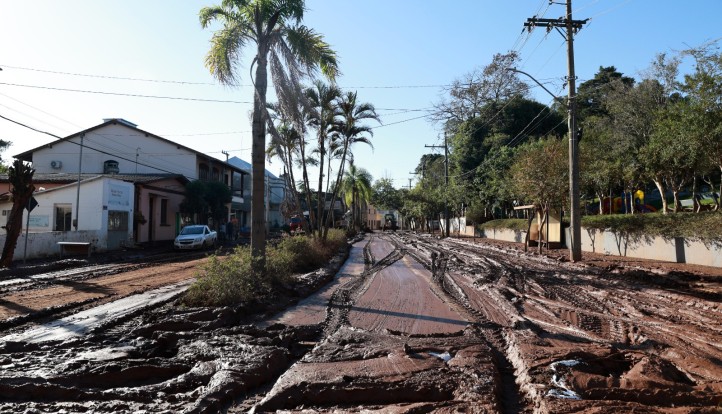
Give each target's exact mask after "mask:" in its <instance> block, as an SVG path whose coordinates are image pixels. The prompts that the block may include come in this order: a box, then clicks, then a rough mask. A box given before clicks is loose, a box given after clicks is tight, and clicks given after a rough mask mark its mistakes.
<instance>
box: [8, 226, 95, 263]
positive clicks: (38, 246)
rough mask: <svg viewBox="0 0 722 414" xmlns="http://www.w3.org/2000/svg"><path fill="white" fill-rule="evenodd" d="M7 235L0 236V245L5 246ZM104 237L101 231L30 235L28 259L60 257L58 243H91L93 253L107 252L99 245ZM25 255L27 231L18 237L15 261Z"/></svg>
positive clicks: (55, 232) (54, 232)
mask: <svg viewBox="0 0 722 414" xmlns="http://www.w3.org/2000/svg"><path fill="white" fill-rule="evenodd" d="M6 237H7V235H6V234H5V232H3V233H2V234H0V245H2V246H4V245H5V238H6ZM102 238H103V236H102V234H101V233H100V231H97V230H96V231H93V230H86V231H53V232H49V233H29V234H28V243H27V245H28V253H27V256H26V258H27V259H36V258H45V257H58V256H59V255H60V246H58V242H61V241H69V242H88V241H89V242H91V244H92V251H93V252H103V251H105V250H106V249H105V246H103V245H101V244H100V243H99V241H100V240H102ZM24 253H25V231H24V230H23V232H22V234H21V235H20V237H18V244H17V245H16V247H15V253H14V255H13V260H14V261H18V260H22V259H23V254H24Z"/></svg>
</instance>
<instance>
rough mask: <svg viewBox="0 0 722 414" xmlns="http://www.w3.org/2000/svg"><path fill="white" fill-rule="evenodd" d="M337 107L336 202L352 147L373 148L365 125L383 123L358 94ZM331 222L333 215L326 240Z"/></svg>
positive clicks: (370, 131) (343, 98) (348, 94)
mask: <svg viewBox="0 0 722 414" xmlns="http://www.w3.org/2000/svg"><path fill="white" fill-rule="evenodd" d="M336 105H337V107H338V109H339V115H340V116H339V120H338V123H337V124H336V125H335V126H334V128H333V131H334V136H335V139H336V140H337V141H338V142H339V148H338V149H337V150H336V151H337V152H338V154H339V165H338V167H337V168H338V170H337V176H336V183H337V184H339V185H336V186H334V190H333V196H332V197H331V200H336V199H337V198H338V194H339V191H340V190H341V189H340V185H341V183H342V181H343V177H344V173H345V167H346V161H348V160H349V159H353V158H352V157H350V156H352V154H353V153H352V151H351V147H352V146H353V145H354V144H357V143H363V144H366V145H369V146H370V147H371V148H373V144H371V139H370V137H371V136H373V129H372V128H371V127H370V126H368V125H366V124H364V122H367V121H372V120H373V121H377V122H379V123H380V122H381V120H380V119H379V116H378V115H377V114H376V108H374V106H373V105H371V104H369V103H359V102H358V95H357V93H356V92H346V93H345V94H343V95H341V97H340V98H339V99H337V101H336ZM330 220H331V214H329V215H328V216H327V221H326V223H327V226H326V227H325V230H324V236H323V237H324V240H325V239H326V235H327V232H328V227H329V222H330Z"/></svg>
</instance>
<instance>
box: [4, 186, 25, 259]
mask: <svg viewBox="0 0 722 414" xmlns="http://www.w3.org/2000/svg"><path fill="white" fill-rule="evenodd" d="M29 198H30V197H29V196H28V197H25V199H21V198H19V197H16V198H15V199H14V200H13V206H12V208H11V210H10V216H9V217H8V223H7V227H6V230H7V236H6V238H5V246H3V252H2V257H1V258H0V267H10V265H12V262H13V256H14V255H15V247H17V244H18V238H19V237H20V233H21V232H22V230H23V210H24V209H25V205H26V204H27V202H28V199H29ZM28 214H29V213H28Z"/></svg>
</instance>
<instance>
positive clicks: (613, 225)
mask: <svg viewBox="0 0 722 414" xmlns="http://www.w3.org/2000/svg"><path fill="white" fill-rule="evenodd" d="M568 220H569V218H568V217H565V220H564V224H565V225H566V226H568V225H569V221H568ZM479 227H480V228H481V229H511V230H521V231H526V230H527V221H526V220H525V219H501V220H492V221H488V222H486V223H484V224H482V225H481V226H479ZM582 227H584V228H586V229H595V230H600V231H601V230H608V231H611V232H616V233H623V234H629V235H632V236H650V237H654V236H660V237H663V238H666V239H671V238H675V237H684V238H686V239H689V240H699V241H702V242H706V243H713V242H714V243H720V242H722V231H721V230H720V229H722V213H720V212H715V211H706V212H701V213H676V214H672V213H670V214H666V215H665V214H662V213H648V214H611V215H601V216H583V217H582Z"/></svg>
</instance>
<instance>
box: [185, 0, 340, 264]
mask: <svg viewBox="0 0 722 414" xmlns="http://www.w3.org/2000/svg"><path fill="white" fill-rule="evenodd" d="M304 11H305V1H304V0H223V1H222V3H221V5H220V6H212V7H204V8H202V9H201V11H200V13H199V19H200V23H201V26H202V27H203V28H208V27H209V26H210V25H211V24H212V23H213V22H220V23H221V24H222V25H223V28H221V29H219V30H217V31H216V32H214V34H213V37H212V38H211V48H210V50H209V52H208V54H207V55H206V60H205V64H206V67H207V68H208V69H209V70H210V72H211V74H213V76H214V77H215V78H216V79H218V80H219V81H220V82H221V83H222V84H224V85H236V84H237V79H238V76H239V75H238V65H239V60H240V59H241V57H242V54H243V50H244V48H245V46H246V45H248V44H249V43H252V44H255V51H253V60H252V62H251V68H253V67H254V66H255V76H253V77H252V81H253V85H254V94H253V115H252V137H253V138H252V149H251V151H252V152H251V165H252V175H253V182H252V189H251V191H252V195H251V203H252V204H251V220H252V221H251V252H252V256H253V260H254V270H256V271H262V270H263V269H265V250H266V229H265V223H264V220H265V216H264V181H265V169H266V168H265V150H266V142H265V140H266V122H268V121H269V118H270V117H269V116H268V114H267V111H266V91H267V87H268V69H269V65H270V72H271V77H272V81H273V84H274V86H275V90H276V96H277V97H278V99H279V104H280V105H281V106H282V107H284V108H285V109H286V110H287V111H288V112H293V111H294V107H295V108H298V107H299V105H298V96H299V93H298V92H299V91H300V85H299V81H300V79H301V78H303V77H304V76H313V75H314V74H315V73H316V71H317V69H318V68H319V67H320V69H321V71H322V72H323V73H324V74H325V75H326V76H328V77H329V78H332V79H333V78H334V77H335V76H336V74H337V72H338V62H337V60H336V54H335V52H334V51H333V50H331V48H330V47H329V45H328V44H327V43H326V42H325V41H324V40H323V37H322V36H321V35H320V34H318V33H316V32H315V31H314V30H312V29H310V28H308V27H306V26H303V25H300V22H301V21H302V19H303V14H304ZM298 123H299V124H300V123H302V120H300V122H298Z"/></svg>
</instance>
